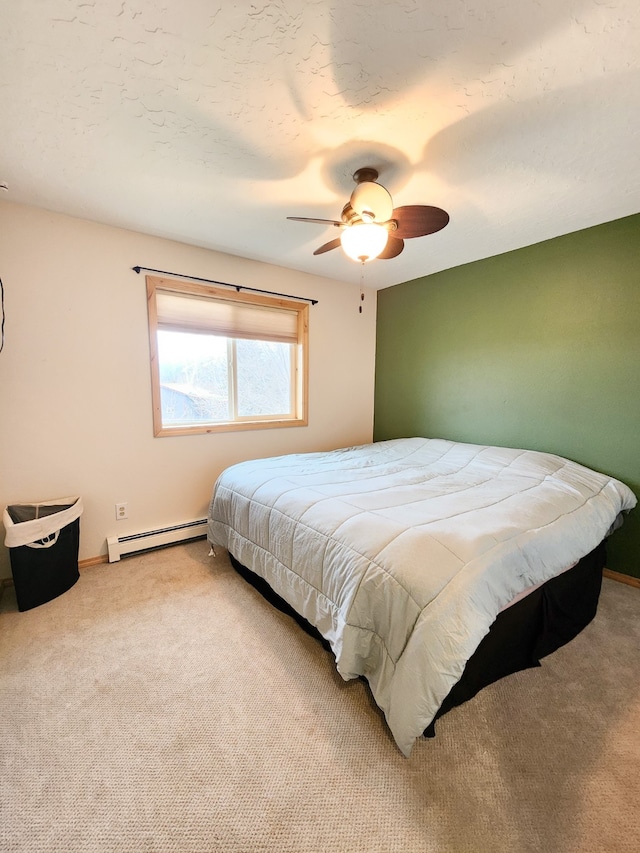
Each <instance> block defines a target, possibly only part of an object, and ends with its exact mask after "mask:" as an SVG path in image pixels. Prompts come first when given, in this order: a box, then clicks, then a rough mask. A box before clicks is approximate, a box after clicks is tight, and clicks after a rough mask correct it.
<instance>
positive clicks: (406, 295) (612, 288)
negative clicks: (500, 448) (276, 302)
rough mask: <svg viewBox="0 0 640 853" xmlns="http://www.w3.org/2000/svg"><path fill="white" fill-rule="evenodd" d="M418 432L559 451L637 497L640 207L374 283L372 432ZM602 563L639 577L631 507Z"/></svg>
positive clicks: (636, 518)
mask: <svg viewBox="0 0 640 853" xmlns="http://www.w3.org/2000/svg"><path fill="white" fill-rule="evenodd" d="M427 239H428V238H425V243H426V241H427ZM412 435H424V436H433V437H441V438H449V439H452V440H456V441H466V442H472V443H474V444H498V445H505V446H508V447H521V448H527V449H534V450H544V451H547V452H550V453H557V454H559V455H561V456H566V457H567V458H569V459H573V460H575V461H576V462H579V463H581V464H583V465H587V466H588V467H590V468H594V469H596V470H599V471H602V472H604V473H607V474H610V475H612V476H614V477H617V478H618V479H620V480H622V481H623V482H625V483H626V484H627V485H628V486H629V487H630V488H631V489H632V490H633V491H634V492H635V494H636V495H637V496H638V497H639V498H640V214H638V215H636V216H630V217H626V218H625V219H619V220H616V221H615V222H609V223H606V224H604V225H599V226H596V227H595V228H588V229H586V230H584V231H578V232H576V233H573V234H568V235H566V236H563V237H557V238H556V239H553V240H548V241H545V242H544V243H538V244H536V245H534V246H528V247H527V248H524V249H518V250H516V251H513V252H508V253H506V254H504V255H498V256H496V257H492V258H488V259H486V260H482V261H476V262H475V263H471V264H466V265H465V266H461V267H456V268H454V269H450V270H445V271H443V272H439V273H436V274H434V275H430V276H426V277H424V278H420V279H416V280H414V281H410V282H406V283H404V284H399V285H397V286H395V287H390V288H387V289H385V290H381V291H379V292H378V326H377V352H376V392H375V426H374V437H375V439H376V440H383V439H388V438H398V437H403V436H412ZM607 564H608V567H609V568H610V569H612V570H613V571H617V572H622V573H625V574H628V575H632V576H635V577H640V510H639V509H638V508H636V509H635V510H633V511H632V512H631V513H630V514H629V515H628V517H627V519H626V521H625V523H624V525H623V526H622V528H621V529H620V530H618V531H616V533H615V534H614V535H613V536H612V537H611V539H610V542H609V547H608V560H607Z"/></svg>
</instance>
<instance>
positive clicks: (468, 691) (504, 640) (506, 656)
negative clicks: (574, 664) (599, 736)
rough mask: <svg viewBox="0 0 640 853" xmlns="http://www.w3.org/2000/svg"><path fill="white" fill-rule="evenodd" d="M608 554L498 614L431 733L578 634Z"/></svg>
mask: <svg viewBox="0 0 640 853" xmlns="http://www.w3.org/2000/svg"><path fill="white" fill-rule="evenodd" d="M229 557H230V559H231V564H232V565H233V567H234V568H235V570H236V571H237V572H238V573H239V574H240V575H241V576H242V577H243V578H244V579H245V580H246V581H248V582H249V583H250V584H251V585H252V586H253V587H255V589H257V590H258V592H260V593H261V594H262V595H263V596H264V597H265V598H266V599H267V600H268V601H269V602H270V603H271V604H273V605H274V606H275V607H277V608H278V609H279V610H281V611H282V612H283V613H287V614H288V615H289V616H291V617H292V618H293V619H295V620H296V622H297V623H298V624H299V625H300V626H301V627H302V628H303V629H304V630H305V631H306V632H307V633H308V634H311V636H313V637H315V638H316V639H317V640H319V641H320V642H321V643H322V645H323V646H324V647H325V648H326V649H329V650H330V646H329V643H328V642H327V641H326V640H325V639H324V637H323V636H322V635H321V634H320V632H319V631H318V630H317V629H316V628H314V627H313V625H311V624H310V623H309V622H307V620H306V619H304V617H302V616H300V614H299V613H297V612H296V611H295V610H294V609H293V608H292V607H291V606H290V605H289V604H287V602H286V601H284V599H282V598H281V597H280V596H279V595H278V594H277V593H275V592H274V591H273V589H272V588H271V587H270V586H269V584H268V583H267V581H265V580H264V579H263V578H261V577H259V576H258V575H256V574H254V572H252V571H250V570H249V569H247V568H246V567H245V566H243V565H242V564H241V563H239V562H238V561H237V560H236V559H235V557H234V556H233V555H232V554H229ZM605 560H606V553H605V543H604V542H601V543H600V545H598V547H597V548H595V549H594V550H593V551H591V553H590V554H587V555H586V556H585V557H583V558H582V559H581V560H580V562H579V563H577V564H576V565H575V566H574V567H573V568H572V569H569V570H568V571H566V572H564V573H563V574H561V575H558V576H557V577H555V578H551V580H549V581H547V582H546V583H545V584H543V585H542V586H540V587H538V588H537V589H536V590H534V591H533V592H531V593H530V594H529V595H527V596H526V597H525V598H522V599H521V600H520V601H518V602H516V603H515V604H513V605H512V606H511V607H508V608H507V609H506V610H503V611H502V612H501V613H500V614H498V616H497V618H496V620H495V622H494V623H493V625H492V626H491V629H490V630H489V633H488V634H487V635H486V636H485V637H484V639H483V640H482V642H481V643H480V645H479V646H478V648H477V649H476V651H475V652H474V654H473V655H472V656H471V658H470V659H469V660H468V661H467V665H466V666H465V669H464V672H463V674H462V677H461V679H460V680H459V681H458V683H457V684H455V685H454V687H452V688H451V691H450V692H449V694H448V696H447V697H446V699H445V700H444V702H443V703H442V705H441V706H440V710H439V711H438V713H437V714H436V716H435V717H434V720H433V722H432V723H431V724H430V725H429V726H428V728H427V729H425V732H424V734H425V736H426V737H433V736H434V735H435V721H436V720H437V719H438V717H441V716H442V715H443V714H446V712H447V711H449V710H451V708H454V707H455V706H456V705H461V704H462V703H463V702H467V701H468V700H469V699H472V698H473V697H474V696H475V695H476V693H478V691H480V690H482V688H483V687H486V686H487V685H489V684H493V682H494V681H498V680H499V679H500V678H504V677H505V676H507V675H511V674H512V673H514V672H519V671H521V670H523V669H530V668H531V667H534V666H540V659H541V658H543V657H546V655H549V654H551V653H552V652H554V651H556V649H559V648H560V647H561V646H563V645H565V644H566V643H568V642H569V641H570V640H572V639H573V638H574V637H576V636H577V635H578V634H579V633H580V632H581V631H582V630H583V629H584V628H586V626H587V625H588V624H589V622H591V620H592V619H593V617H594V616H595V615H596V610H597V607H598V599H599V597H600V590H601V588H602V569H603V568H604V565H605Z"/></svg>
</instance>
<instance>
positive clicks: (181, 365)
mask: <svg viewBox="0 0 640 853" xmlns="http://www.w3.org/2000/svg"><path fill="white" fill-rule="evenodd" d="M158 369H159V374H160V401H161V402H160V405H161V409H162V424H163V426H174V425H178V424H193V423H203V422H209V423H211V422H214V421H226V420H228V419H229V372H228V365H227V339H226V338H219V337H215V336H214V335H200V334H190V333H189V332H168V331H158Z"/></svg>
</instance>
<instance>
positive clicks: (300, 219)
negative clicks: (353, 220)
mask: <svg viewBox="0 0 640 853" xmlns="http://www.w3.org/2000/svg"><path fill="white" fill-rule="evenodd" d="M287 219H291V220H293V222H317V223H318V224H319V225H335V226H336V228H340V227H341V226H343V225H344V222H338V221H337V220H335V219H308V218H307V217H306V216H287Z"/></svg>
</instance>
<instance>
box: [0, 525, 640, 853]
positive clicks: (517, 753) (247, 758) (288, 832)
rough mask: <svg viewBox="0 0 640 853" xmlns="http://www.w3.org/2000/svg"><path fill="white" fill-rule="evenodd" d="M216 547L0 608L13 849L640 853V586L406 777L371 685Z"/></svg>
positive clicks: (497, 689)
mask: <svg viewBox="0 0 640 853" xmlns="http://www.w3.org/2000/svg"><path fill="white" fill-rule="evenodd" d="M207 551H208V546H207V544H206V542H203V541H199V542H194V543H191V544H189V545H185V546H178V547H175V548H170V549H166V550H164V551H159V552H155V553H151V554H147V555H144V556H139V557H133V558H129V559H126V560H123V561H122V562H120V563H115V564H113V565H110V566H97V567H95V568H93V569H90V570H87V571H85V572H84V573H83V574H82V576H81V578H80V580H79V581H78V583H77V584H76V585H75V586H74V587H73V588H72V589H71V590H70V591H69V592H67V593H65V594H64V595H63V596H61V597H60V598H58V599H56V600H54V601H51V602H49V603H48V604H45V605H42V606H41V607H39V608H36V609H35V610H31V611H27V612H25V613H18V612H17V610H16V606H15V599H14V597H13V592H12V591H11V590H8V591H6V592H5V594H4V597H3V600H2V602H0V690H1V694H0V696H1V698H0V703H1V705H0V761H1V764H0V786H1V790H0V809H1V813H0V850H2V851H3V853H9V851H20V853H22V851H25V853H26V851H29V853H31V851H39V853H40V852H41V853H45V851H46V853H58V851H60V853H63V851H64V853H75V851H83V853H85V851H86V853H101V851H118V852H120V851H122V853H137V851H145V852H146V851H148V852H149V853H151V851H153V853H174V851H175V853H191V852H192V851H198V853H207V851H224V853H227V851H228V853H252V851H269V853H271V851H274V853H275V851H278V853H289V851H290V853H321V852H322V853H325V851H327V852H328V851H336V853H343V851H344V853H351V851H353V853H365V851H366V853H387V851H388V853H406V851H420V853H431V851H434V853H435V851H447V853H449V851H450V853H454V851H455V853H463V851H464V853H485V851H487V853H489V852H492V851H496V853H503V851H504V853H507V851H508V853H520V851H522V853H524V851H527V853H528V851H536V853H539V852H540V851H542V852H543V853H587V851H589V853H596V851H597V853H602V851H606V853H608V851H629V853H632V851H633V853H637V851H638V850H639V849H640V806H639V804H640V591H638V590H635V589H633V588H631V587H627V586H624V585H622V584H618V583H615V582H614V581H610V580H605V582H604V589H603V595H602V599H601V606H600V610H599V614H598V616H597V618H596V620H595V622H594V623H592V625H590V626H589V627H588V628H587V630H586V631H585V632H584V633H583V634H582V635H581V636H580V637H578V638H577V639H576V640H574V641H573V642H572V643H571V644H569V645H568V646H566V647H565V648H564V649H562V650H560V651H559V652H557V653H556V654H554V655H552V656H551V657H550V658H548V659H547V660H546V662H545V664H544V666H543V667H542V668H541V669H536V670H530V671H529V672H525V673H519V674H518V675H516V676H512V677H510V678H508V679H506V680H504V681H502V682H500V683H499V684H497V685H493V686H492V687H490V688H487V689H486V690H484V691H483V692H482V693H481V694H479V695H478V696H477V697H476V698H475V699H474V700H473V701H472V702H470V703H467V704H466V705H464V706H462V707H461V708H458V709H456V710H454V711H453V712H451V713H450V714H448V715H447V716H446V717H444V718H443V719H442V720H441V721H440V722H439V724H438V726H437V737H436V739H435V740H424V741H420V742H419V743H418V744H417V745H416V748H415V749H414V751H413V753H412V756H411V758H410V759H409V760H407V759H405V758H403V757H402V755H401V754H400V753H399V752H398V750H397V749H396V747H395V745H394V743H393V741H392V740H391V738H390V736H389V734H388V732H387V729H386V727H385V723H384V720H383V718H382V716H381V714H380V713H379V711H378V710H377V708H376V707H375V705H373V704H372V701H371V699H370V697H369V694H368V691H367V689H366V686H365V685H364V684H362V683H361V682H357V681H356V682H350V683H348V684H347V683H344V682H343V681H342V679H341V678H340V677H339V676H338V675H337V674H336V672H335V668H334V665H333V663H332V658H331V657H330V655H329V654H328V653H327V652H325V651H324V650H323V649H322V647H321V646H320V645H319V644H318V643H316V642H315V641H314V640H313V639H311V638H310V637H308V636H307V635H306V634H305V633H304V632H303V631H302V630H301V629H300V628H299V627H298V626H297V625H296V624H295V623H294V622H293V621H292V620H290V619H289V618H288V617H286V616H284V615H283V614H281V613H279V612H278V611H277V610H275V609H273V608H272V607H270V606H269V605H268V604H267V603H266V602H264V601H263V600H262V599H261V598H260V596H259V595H258V594H257V593H256V592H255V591H254V590H253V589H251V588H250V587H249V586H248V585H247V584H246V583H245V582H244V581H243V580H242V579H241V578H239V577H238V576H237V575H236V574H235V573H234V572H233V570H232V569H231V568H230V566H229V563H228V560H227V558H226V555H225V554H224V553H223V554H222V555H218V557H217V558H216V559H215V560H214V559H210V558H209V557H208V556H207Z"/></svg>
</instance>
